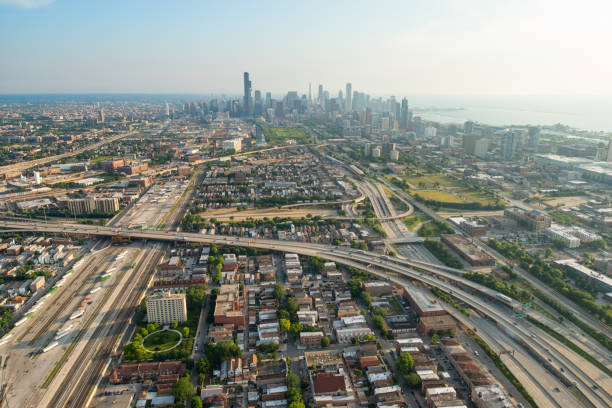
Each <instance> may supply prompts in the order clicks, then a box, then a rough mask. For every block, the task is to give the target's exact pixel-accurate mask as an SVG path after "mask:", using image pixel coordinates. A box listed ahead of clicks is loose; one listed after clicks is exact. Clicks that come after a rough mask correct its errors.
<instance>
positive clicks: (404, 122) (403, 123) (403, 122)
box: [399, 98, 408, 129]
mask: <svg viewBox="0 0 612 408" xmlns="http://www.w3.org/2000/svg"><path fill="white" fill-rule="evenodd" d="M399 127H400V129H408V99H406V98H404V99H402V107H401V110H400V123H399Z"/></svg>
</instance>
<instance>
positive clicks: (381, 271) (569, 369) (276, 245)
mask: <svg viewBox="0 0 612 408" xmlns="http://www.w3.org/2000/svg"><path fill="white" fill-rule="evenodd" d="M0 227H4V228H15V229H22V230H23V229H25V230H32V229H36V230H37V231H39V232H41V231H49V232H65V233H70V232H72V233H75V232H76V231H79V232H81V233H84V232H90V233H91V234H92V235H103V236H108V235H120V236H130V237H132V238H144V239H149V240H164V241H188V242H195V243H203V244H211V243H216V244H218V245H230V246H244V247H254V248H260V249H268V250H275V251H284V252H295V253H298V254H301V255H306V256H321V257H324V258H326V259H329V260H331V261H335V262H338V263H340V264H345V265H348V266H353V267H357V268H360V269H366V270H368V271H369V272H372V273H374V274H377V275H379V276H381V277H383V278H385V279H388V280H390V281H393V282H395V283H397V284H399V285H402V284H404V283H405V281H404V279H406V278H408V279H414V280H419V281H421V282H424V283H426V284H428V285H431V286H436V287H439V288H440V289H442V290H444V291H446V292H448V293H451V294H452V295H453V296H454V297H455V298H457V299H459V300H460V301H461V302H464V303H465V304H467V305H469V306H470V307H472V308H473V309H474V310H478V311H479V313H481V314H483V315H484V316H487V318H488V319H489V320H490V321H493V322H495V324H496V326H497V327H499V328H500V330H504V331H505V332H506V333H509V334H511V336H512V337H513V338H517V339H522V343H521V346H522V347H524V348H525V349H526V350H527V352H526V353H525V356H524V358H531V359H532V360H533V362H532V365H533V366H534V367H535V366H536V365H541V364H542V363H543V362H547V361H548V362H549V363H552V364H549V366H548V367H547V368H548V370H547V372H548V373H549V375H548V377H550V378H548V381H553V379H554V378H555V376H556V377H558V378H562V379H564V381H566V383H567V384H570V385H571V384H574V382H575V383H576V384H578V387H576V388H577V389H578V390H579V391H580V392H581V393H583V395H584V397H585V398H586V399H588V400H589V401H591V403H592V405H593V406H596V407H605V406H610V405H612V399H611V397H610V392H612V383H611V381H612V380H611V379H610V378H604V377H602V374H603V373H602V372H601V371H600V370H599V369H597V368H596V367H594V366H593V365H592V364H590V363H589V362H588V361H586V360H584V359H583V358H582V357H580V356H579V355H577V354H576V353H575V352H573V351H572V350H569V349H568V348H567V347H565V346H563V345H562V344H560V343H558V342H557V341H556V340H554V339H550V338H549V336H546V335H545V333H544V332H542V331H541V330H540V329H538V328H536V327H534V326H533V325H531V324H529V323H528V322H527V321H525V320H518V321H517V320H516V319H514V312H513V311H512V310H511V309H508V308H507V306H503V305H501V304H500V303H499V302H492V301H491V300H492V299H496V296H497V295H498V292H496V291H494V290H492V289H489V288H486V287H483V286H481V285H478V284H476V283H474V282H472V281H469V280H467V279H464V278H462V277H461V275H460V274H457V273H456V271H454V270H453V269H452V268H448V267H442V266H440V265H431V264H428V263H426V262H420V261H414V260H407V259H397V258H391V257H387V256H384V255H381V254H377V253H372V252H367V251H361V250H350V249H343V248H338V247H332V246H327V245H317V244H306V243H297V242H292V241H278V240H266V239H254V238H241V237H227V236H217V235H204V234H196V233H184V232H181V233H176V232H168V231H137V230H136V231H132V230H125V229H118V228H108V227H95V226H86V225H70V224H62V225H57V224H50V223H43V222H39V223H36V224H35V225H32V224H30V223H24V222H16V221H1V222H0ZM415 268H419V270H416V269H415ZM462 287H466V288H468V289H467V290H463V289H462ZM475 293H477V294H478V295H476V294H475ZM511 305H512V306H518V305H519V303H518V302H511ZM530 313H536V312H535V311H532V312H530ZM549 350H552V351H549ZM555 353H557V354H555ZM532 355H533V357H532ZM549 359H550V360H549ZM561 368H563V371H561V370H560V369H561ZM527 369H529V368H527ZM540 377H541V375H540V373H538V374H534V375H533V376H532V377H531V378H534V379H536V378H537V379H538V380H540V379H541V378H540ZM525 386H526V387H527V388H528V389H529V388H530V387H535V388H534V389H537V388H540V387H541V386H535V385H533V384H525ZM553 395H554V396H555V397H557V396H558V393H555V394H553ZM561 402H562V401H561Z"/></svg>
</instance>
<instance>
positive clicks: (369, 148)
mask: <svg viewBox="0 0 612 408" xmlns="http://www.w3.org/2000/svg"><path fill="white" fill-rule="evenodd" d="M371 154H372V143H366V144H364V145H363V155H364V156H365V157H370V155H371Z"/></svg>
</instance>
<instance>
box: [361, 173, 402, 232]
mask: <svg viewBox="0 0 612 408" xmlns="http://www.w3.org/2000/svg"><path fill="white" fill-rule="evenodd" d="M356 184H357V186H358V188H359V189H360V191H361V192H362V194H363V195H365V196H366V197H368V199H369V200H370V203H372V207H373V209H374V213H375V214H376V218H378V220H379V221H380V224H381V227H382V228H383V230H384V231H385V232H386V234H387V237H388V238H390V239H395V238H403V237H404V236H408V235H411V234H410V231H409V230H408V228H407V227H406V226H405V225H404V223H403V222H402V221H401V218H403V217H407V216H408V215H410V214H411V213H412V207H410V209H409V210H408V211H407V212H405V213H403V214H400V215H398V214H397V212H396V211H395V207H393V204H391V201H390V200H389V197H388V196H387V193H386V192H385V191H384V189H383V186H382V185H381V184H380V183H375V184H374V185H373V184H371V183H370V182H368V181H363V182H357V183H356Z"/></svg>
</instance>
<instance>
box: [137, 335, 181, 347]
mask: <svg viewBox="0 0 612 408" xmlns="http://www.w3.org/2000/svg"><path fill="white" fill-rule="evenodd" d="M179 339H180V336H179V335H178V333H176V332H174V331H169V330H166V331H158V332H155V333H153V334H151V335H150V336H149V337H147V338H146V339H145V340H144V342H143V346H144V347H145V348H146V349H147V350H151V351H164V350H167V349H169V348H170V347H172V346H174V345H175V344H176V343H177V342H178V341H179Z"/></svg>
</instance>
